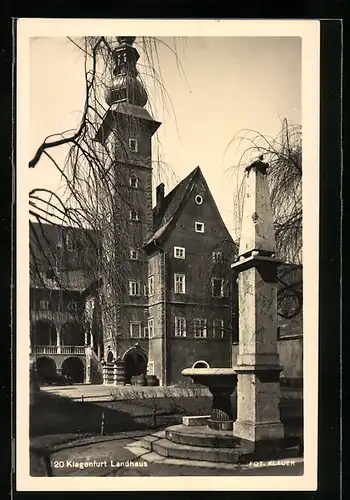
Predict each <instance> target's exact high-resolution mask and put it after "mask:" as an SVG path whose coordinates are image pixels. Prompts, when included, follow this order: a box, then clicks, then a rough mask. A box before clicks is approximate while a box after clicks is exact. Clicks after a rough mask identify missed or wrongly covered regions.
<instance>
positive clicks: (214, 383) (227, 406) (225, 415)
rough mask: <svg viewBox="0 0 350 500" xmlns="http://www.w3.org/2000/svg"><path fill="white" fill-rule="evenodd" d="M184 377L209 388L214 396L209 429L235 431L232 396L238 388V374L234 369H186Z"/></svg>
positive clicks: (183, 372) (183, 371) (183, 373)
mask: <svg viewBox="0 0 350 500" xmlns="http://www.w3.org/2000/svg"><path fill="white" fill-rule="evenodd" d="M181 373H182V375H183V376H184V377H191V378H192V380H193V381H194V382H195V383H197V384H200V385H204V386H206V387H208V389H209V391H210V392H211V394H212V395H213V402H212V408H211V415H210V418H209V419H208V427H209V428H210V429H213V430H219V431H228V430H232V429H233V411H232V404H231V395H232V394H233V392H234V390H235V389H236V386H237V374H236V372H235V370H234V369H232V368H185V369H184V370H182V372H181Z"/></svg>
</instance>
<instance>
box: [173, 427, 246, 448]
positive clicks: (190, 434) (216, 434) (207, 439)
mask: <svg viewBox="0 0 350 500" xmlns="http://www.w3.org/2000/svg"><path fill="white" fill-rule="evenodd" d="M165 437H166V439H168V440H169V441H172V442H173V443H178V444H185V445H189V446H202V447H211V448H213V447H214V448H237V447H238V446H239V445H240V439H238V438H236V437H234V436H233V435H232V431H231V432H227V433H224V432H223V431H214V430H211V429H208V427H207V426H201V427H196V429H195V430H194V429H193V428H190V429H189V428H188V427H187V426H185V425H174V426H172V427H168V428H167V429H166V430H165Z"/></svg>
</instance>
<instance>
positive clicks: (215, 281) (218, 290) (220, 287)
mask: <svg viewBox="0 0 350 500" xmlns="http://www.w3.org/2000/svg"><path fill="white" fill-rule="evenodd" d="M211 287H212V295H213V297H223V296H224V280H223V279H222V278H212V279H211Z"/></svg>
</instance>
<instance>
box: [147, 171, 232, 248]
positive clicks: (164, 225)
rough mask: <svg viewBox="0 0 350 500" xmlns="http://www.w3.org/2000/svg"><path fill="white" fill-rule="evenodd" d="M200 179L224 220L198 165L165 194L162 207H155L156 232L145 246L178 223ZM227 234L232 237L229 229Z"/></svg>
mask: <svg viewBox="0 0 350 500" xmlns="http://www.w3.org/2000/svg"><path fill="white" fill-rule="evenodd" d="M198 181H201V182H202V184H203V185H204V186H205V187H206V189H207V190H208V193H209V195H210V196H211V199H212V203H213V205H214V207H215V208H216V210H217V213H218V216H219V217H220V219H221V220H222V217H221V214H220V212H219V209H218V207H217V205H216V203H215V200H214V198H213V196H212V194H211V192H210V189H209V187H208V184H207V182H206V180H205V178H204V175H203V173H202V170H201V169H200V167H199V166H197V167H196V168H195V169H194V170H192V172H191V173H190V174H189V175H188V176H187V177H185V179H183V180H182V181H181V182H179V184H178V185H177V186H175V188H174V189H173V190H172V191H170V193H168V194H167V196H165V198H164V200H163V202H162V206H161V208H160V207H158V206H156V207H155V208H154V209H153V230H154V234H153V236H152V238H151V239H150V240H149V241H148V242H147V243H146V245H145V247H147V246H148V245H150V244H152V243H157V242H160V241H161V240H162V239H165V238H166V235H167V234H168V232H169V231H171V229H172V228H173V226H174V224H175V223H176V220H177V219H178V217H179V216H180V214H181V212H182V209H183V207H184V206H185V204H186V202H187V200H188V198H189V196H190V194H191V192H192V189H193V188H194V186H195V185H196V183H197V182H198ZM160 210H161V212H160ZM223 224H224V222H223ZM224 225H225V224H224ZM225 227H226V226H225ZM227 234H228V236H229V237H230V238H231V236H230V235H229V232H228V231H227Z"/></svg>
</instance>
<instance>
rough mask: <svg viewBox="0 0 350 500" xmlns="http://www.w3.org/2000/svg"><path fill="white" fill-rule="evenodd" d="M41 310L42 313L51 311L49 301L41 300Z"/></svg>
mask: <svg viewBox="0 0 350 500" xmlns="http://www.w3.org/2000/svg"><path fill="white" fill-rule="evenodd" d="M39 308H40V309H41V310H42V311H48V310H49V309H50V303H49V301H48V300H41V301H40V303H39Z"/></svg>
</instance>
